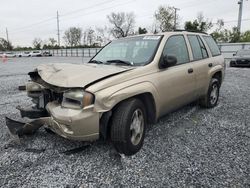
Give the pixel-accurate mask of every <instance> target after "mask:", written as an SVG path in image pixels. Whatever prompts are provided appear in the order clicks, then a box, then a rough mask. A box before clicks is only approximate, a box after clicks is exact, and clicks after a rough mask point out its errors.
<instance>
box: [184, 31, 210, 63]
mask: <svg viewBox="0 0 250 188" xmlns="http://www.w3.org/2000/svg"><path fill="white" fill-rule="evenodd" d="M188 40H189V43H190V46H191V48H192V53H193V58H194V60H195V61H196V60H200V59H204V58H207V57H208V55H207V50H206V48H205V46H204V44H203V42H202V41H201V39H200V37H199V36H197V35H188Z"/></svg>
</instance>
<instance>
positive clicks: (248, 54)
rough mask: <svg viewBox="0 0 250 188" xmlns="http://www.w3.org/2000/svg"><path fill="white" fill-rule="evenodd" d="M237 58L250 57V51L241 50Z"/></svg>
mask: <svg viewBox="0 0 250 188" xmlns="http://www.w3.org/2000/svg"><path fill="white" fill-rule="evenodd" d="M237 56H250V50H239V51H238V52H237Z"/></svg>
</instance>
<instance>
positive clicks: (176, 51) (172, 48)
mask: <svg viewBox="0 0 250 188" xmlns="http://www.w3.org/2000/svg"><path fill="white" fill-rule="evenodd" d="M163 55H164V56H165V55H171V56H175V57H176V58H177V64H183V63H188V62H189V55H188V50H187V45H186V41H185V39H184V37H183V35H175V36H171V37H169V39H168V40H167V42H166V45H165V47H164V50H163Z"/></svg>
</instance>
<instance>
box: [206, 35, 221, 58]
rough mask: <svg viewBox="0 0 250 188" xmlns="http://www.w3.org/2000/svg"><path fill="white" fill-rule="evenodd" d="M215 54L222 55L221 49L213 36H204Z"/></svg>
mask: <svg viewBox="0 0 250 188" xmlns="http://www.w3.org/2000/svg"><path fill="white" fill-rule="evenodd" d="M203 38H204V40H205V41H206V43H207V45H208V47H209V49H210V51H211V53H212V55H213V56H217V55H220V49H219V48H218V46H217V44H216V42H215V41H214V39H213V38H212V37H211V36H203Z"/></svg>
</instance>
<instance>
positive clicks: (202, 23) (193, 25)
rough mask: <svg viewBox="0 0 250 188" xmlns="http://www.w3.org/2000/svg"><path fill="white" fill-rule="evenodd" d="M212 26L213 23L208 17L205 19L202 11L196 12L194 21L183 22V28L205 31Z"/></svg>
mask: <svg viewBox="0 0 250 188" xmlns="http://www.w3.org/2000/svg"><path fill="white" fill-rule="evenodd" d="M212 27H213V24H212V22H211V21H209V20H208V19H205V18H204V16H203V14H202V13H198V16H197V18H196V19H195V20H194V21H187V22H186V23H185V30H189V31H197V32H207V31H208V30H209V29H211V28H212Z"/></svg>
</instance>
